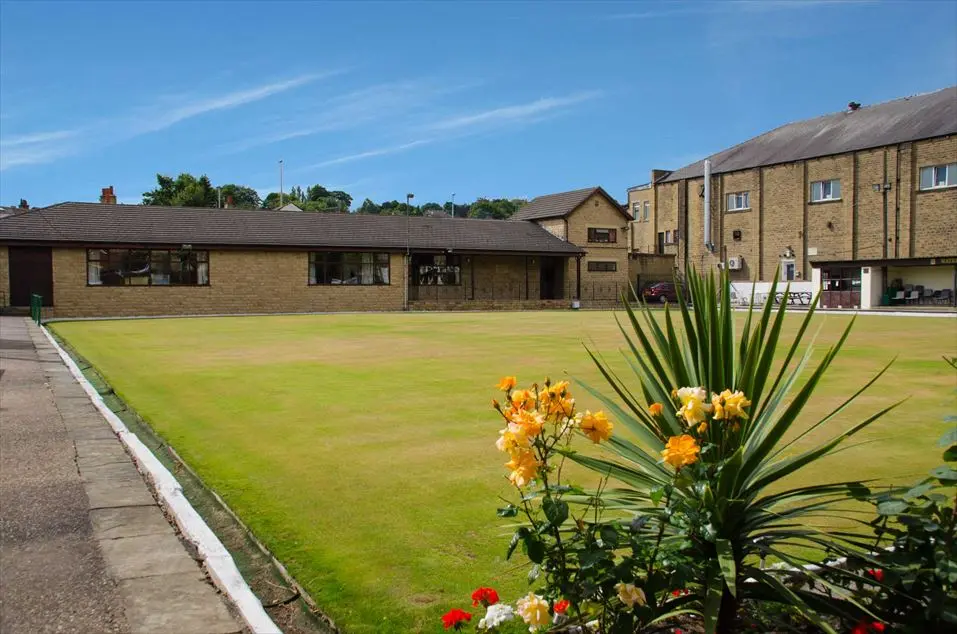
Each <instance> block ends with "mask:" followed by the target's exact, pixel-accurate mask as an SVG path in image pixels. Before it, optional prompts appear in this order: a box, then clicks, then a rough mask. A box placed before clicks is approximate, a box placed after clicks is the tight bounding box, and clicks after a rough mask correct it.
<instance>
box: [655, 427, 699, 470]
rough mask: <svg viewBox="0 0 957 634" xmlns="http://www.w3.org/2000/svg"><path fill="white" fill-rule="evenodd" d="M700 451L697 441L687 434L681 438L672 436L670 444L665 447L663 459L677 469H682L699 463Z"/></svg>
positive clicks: (662, 453) (669, 440) (662, 454)
mask: <svg viewBox="0 0 957 634" xmlns="http://www.w3.org/2000/svg"><path fill="white" fill-rule="evenodd" d="M700 451H701V447H699V446H698V443H697V442H695V439H694V438H692V437H691V436H689V435H687V434H683V435H681V436H672V437H671V438H669V439H668V444H667V445H665V448H664V450H663V451H662V452H661V457H662V458H664V459H665V462H667V463H668V464H670V465H671V466H672V467H674V468H675V469H680V468H681V467H683V466H685V465H689V464H694V463H695V462H697V461H698V453H699V452H700Z"/></svg>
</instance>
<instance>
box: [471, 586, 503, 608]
mask: <svg viewBox="0 0 957 634" xmlns="http://www.w3.org/2000/svg"><path fill="white" fill-rule="evenodd" d="M479 603H481V604H482V605H484V606H485V607H488V606H490V605H495V604H496V603H498V592H496V591H495V590H492V589H491V588H479V589H478V590H476V591H475V592H473V593H472V607H473V608H477V607H478V605H479Z"/></svg>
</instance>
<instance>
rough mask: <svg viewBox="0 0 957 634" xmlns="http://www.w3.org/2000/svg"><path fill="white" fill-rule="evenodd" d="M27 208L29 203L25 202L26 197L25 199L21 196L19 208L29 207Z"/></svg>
mask: <svg viewBox="0 0 957 634" xmlns="http://www.w3.org/2000/svg"><path fill="white" fill-rule="evenodd" d="M29 208H30V203H28V202H27V199H26V198H21V199H20V209H29Z"/></svg>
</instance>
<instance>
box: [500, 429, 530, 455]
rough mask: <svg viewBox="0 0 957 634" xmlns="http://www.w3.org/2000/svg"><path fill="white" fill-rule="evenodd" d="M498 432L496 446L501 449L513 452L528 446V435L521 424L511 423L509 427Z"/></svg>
mask: <svg viewBox="0 0 957 634" xmlns="http://www.w3.org/2000/svg"><path fill="white" fill-rule="evenodd" d="M498 434H499V436H498V440H496V441H495V446H496V447H498V450H499V451H504V452H506V453H509V454H511V453H515V452H517V451H519V450H520V449H525V448H526V447H528V436H526V435H525V432H524V431H523V430H522V427H521V425H516V424H515V423H509V424H508V427H506V428H505V429H503V430H502V431H500V432H498Z"/></svg>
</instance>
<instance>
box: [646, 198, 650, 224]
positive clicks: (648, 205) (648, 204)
mask: <svg viewBox="0 0 957 634" xmlns="http://www.w3.org/2000/svg"><path fill="white" fill-rule="evenodd" d="M650 209H651V203H650V202H648V201H647V200H646V201H645V220H648V211H649V210H650Z"/></svg>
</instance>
